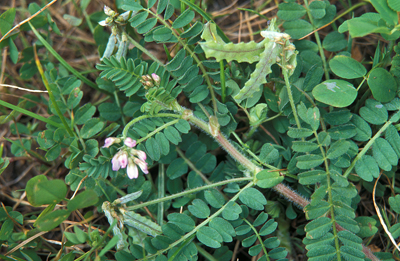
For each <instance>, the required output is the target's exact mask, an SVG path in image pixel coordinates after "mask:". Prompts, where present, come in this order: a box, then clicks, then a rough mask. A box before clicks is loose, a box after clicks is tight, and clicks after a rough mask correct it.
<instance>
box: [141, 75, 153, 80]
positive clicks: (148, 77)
mask: <svg viewBox="0 0 400 261" xmlns="http://www.w3.org/2000/svg"><path fill="white" fill-rule="evenodd" d="M142 79H143V80H144V81H151V80H152V79H151V77H150V75H142Z"/></svg>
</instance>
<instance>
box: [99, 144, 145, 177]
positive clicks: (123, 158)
mask: <svg viewBox="0 0 400 261" xmlns="http://www.w3.org/2000/svg"><path fill="white" fill-rule="evenodd" d="M113 139H116V138H112V139H106V141H105V143H106V144H105V145H104V146H108V147H109V146H111V144H112V143H113V142H114V140H113ZM119 142H120V139H119ZM124 144H125V146H128V147H130V148H132V149H127V148H126V147H123V148H122V149H121V150H120V151H119V152H117V153H116V154H115V155H114V157H113V158H112V160H111V163H112V169H113V170H114V171H118V170H119V169H120V168H126V173H127V175H128V177H129V178H130V179H136V178H137V177H138V176H139V170H138V166H139V167H140V169H141V170H142V171H143V173H145V174H148V173H149V170H148V169H147V163H146V158H147V156H146V153H145V152H144V151H141V150H135V149H133V147H135V146H136V141H135V140H133V139H131V138H126V139H125V140H124ZM135 156H136V157H135Z"/></svg>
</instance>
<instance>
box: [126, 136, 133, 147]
mask: <svg viewBox="0 0 400 261" xmlns="http://www.w3.org/2000/svg"><path fill="white" fill-rule="evenodd" d="M124 144H125V145H126V146H128V147H130V148H133V147H135V146H136V140H133V139H132V138H129V137H128V138H126V139H125V140H124Z"/></svg>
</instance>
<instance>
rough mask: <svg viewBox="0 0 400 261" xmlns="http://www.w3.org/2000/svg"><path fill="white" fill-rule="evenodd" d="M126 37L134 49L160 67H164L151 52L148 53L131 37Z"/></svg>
mask: <svg viewBox="0 0 400 261" xmlns="http://www.w3.org/2000/svg"><path fill="white" fill-rule="evenodd" d="M127 36H128V41H129V42H131V43H132V44H133V45H134V46H135V47H136V48H138V49H139V50H140V51H142V52H143V53H145V54H146V55H147V56H148V57H150V58H151V59H152V60H153V61H155V62H157V63H158V64H159V65H161V66H162V67H165V64H164V63H163V62H161V61H160V60H158V59H157V57H155V56H154V55H153V54H151V52H149V51H148V50H147V49H146V48H144V47H143V46H142V45H141V44H140V43H138V42H136V41H135V40H134V39H133V38H132V37H130V36H129V35H127Z"/></svg>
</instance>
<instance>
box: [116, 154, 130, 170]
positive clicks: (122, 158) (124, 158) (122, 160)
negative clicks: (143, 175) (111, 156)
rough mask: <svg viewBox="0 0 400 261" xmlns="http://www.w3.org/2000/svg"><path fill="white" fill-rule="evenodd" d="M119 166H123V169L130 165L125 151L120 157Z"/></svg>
mask: <svg viewBox="0 0 400 261" xmlns="http://www.w3.org/2000/svg"><path fill="white" fill-rule="evenodd" d="M118 161H119V164H120V165H121V168H126V165H128V154H127V153H126V152H125V151H123V152H122V153H121V155H120V156H119V157H118Z"/></svg>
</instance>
